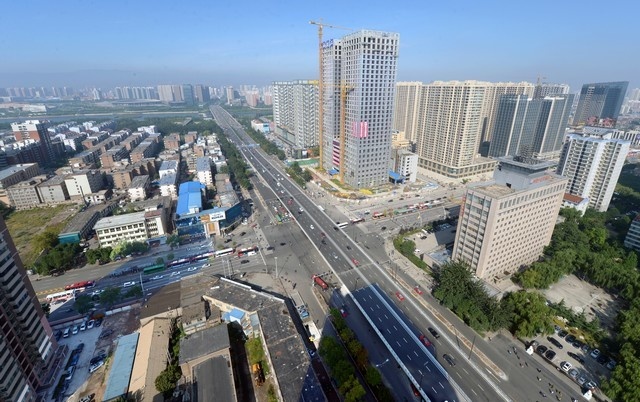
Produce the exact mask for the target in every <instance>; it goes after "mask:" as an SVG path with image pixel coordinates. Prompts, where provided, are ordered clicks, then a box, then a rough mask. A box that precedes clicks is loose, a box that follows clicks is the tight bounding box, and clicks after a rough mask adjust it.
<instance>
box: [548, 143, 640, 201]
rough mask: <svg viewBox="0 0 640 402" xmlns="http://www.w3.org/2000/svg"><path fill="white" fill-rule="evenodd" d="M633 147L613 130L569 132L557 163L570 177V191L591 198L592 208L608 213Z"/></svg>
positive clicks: (562, 172) (563, 173) (564, 174)
mask: <svg viewBox="0 0 640 402" xmlns="http://www.w3.org/2000/svg"><path fill="white" fill-rule="evenodd" d="M630 146H631V142H630V141H626V140H620V139H615V138H613V134H612V133H610V132H607V133H603V134H593V135H586V134H585V135H580V134H570V135H569V136H568V137H567V141H566V142H565V143H564V146H563V148H562V154H561V156H560V163H559V164H558V174H561V175H562V176H565V177H567V178H568V179H569V184H568V185H567V193H569V194H573V195H577V196H578V197H582V198H589V207H591V208H594V209H595V210H597V211H599V212H605V211H606V210H607V208H609V203H610V202H611V197H612V196H613V192H614V191H615V188H616V184H617V183H618V178H619V177H620V172H621V171H622V166H623V165H624V161H625V159H626V157H627V154H628V153H629V147H630Z"/></svg>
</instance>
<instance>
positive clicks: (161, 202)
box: [125, 197, 171, 211]
mask: <svg viewBox="0 0 640 402" xmlns="http://www.w3.org/2000/svg"><path fill="white" fill-rule="evenodd" d="M170 207H171V197H158V198H152V199H150V200H142V201H134V202H130V203H127V205H126V206H125V208H133V209H135V210H140V211H143V210H154V209H158V208H165V209H169V208H170Z"/></svg>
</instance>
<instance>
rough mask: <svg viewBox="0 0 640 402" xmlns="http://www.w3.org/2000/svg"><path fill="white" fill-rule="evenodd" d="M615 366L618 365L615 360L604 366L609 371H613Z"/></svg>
mask: <svg viewBox="0 0 640 402" xmlns="http://www.w3.org/2000/svg"><path fill="white" fill-rule="evenodd" d="M617 364H618V363H617V362H616V361H615V360H613V359H611V360H609V363H607V366H606V367H607V368H608V369H609V370H613V369H614V368H616V365H617Z"/></svg>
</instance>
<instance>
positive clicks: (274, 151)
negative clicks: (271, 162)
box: [242, 119, 287, 161]
mask: <svg viewBox="0 0 640 402" xmlns="http://www.w3.org/2000/svg"><path fill="white" fill-rule="evenodd" d="M242 125H243V126H244V128H245V130H246V132H247V134H249V137H251V138H253V140H254V141H255V142H257V143H258V144H259V145H260V148H262V150H263V151H264V152H266V153H268V154H269V155H275V156H276V157H277V158H278V159H280V160H281V161H283V160H284V159H285V158H286V157H287V156H286V155H285V153H284V151H283V150H282V149H280V148H278V146H277V145H276V144H274V143H273V142H271V141H269V140H268V139H267V138H266V137H265V136H264V135H263V134H262V133H261V132H259V131H256V130H254V129H253V128H251V120H250V119H242Z"/></svg>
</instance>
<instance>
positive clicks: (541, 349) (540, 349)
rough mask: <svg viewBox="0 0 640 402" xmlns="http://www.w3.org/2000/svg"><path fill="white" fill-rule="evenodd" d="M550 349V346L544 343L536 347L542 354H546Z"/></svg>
mask: <svg viewBox="0 0 640 402" xmlns="http://www.w3.org/2000/svg"><path fill="white" fill-rule="evenodd" d="M548 349H549V348H548V347H546V346H544V345H540V346H538V347H537V348H536V352H538V354H539V355H540V356H544V354H545V353H546V352H547V350H548Z"/></svg>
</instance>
